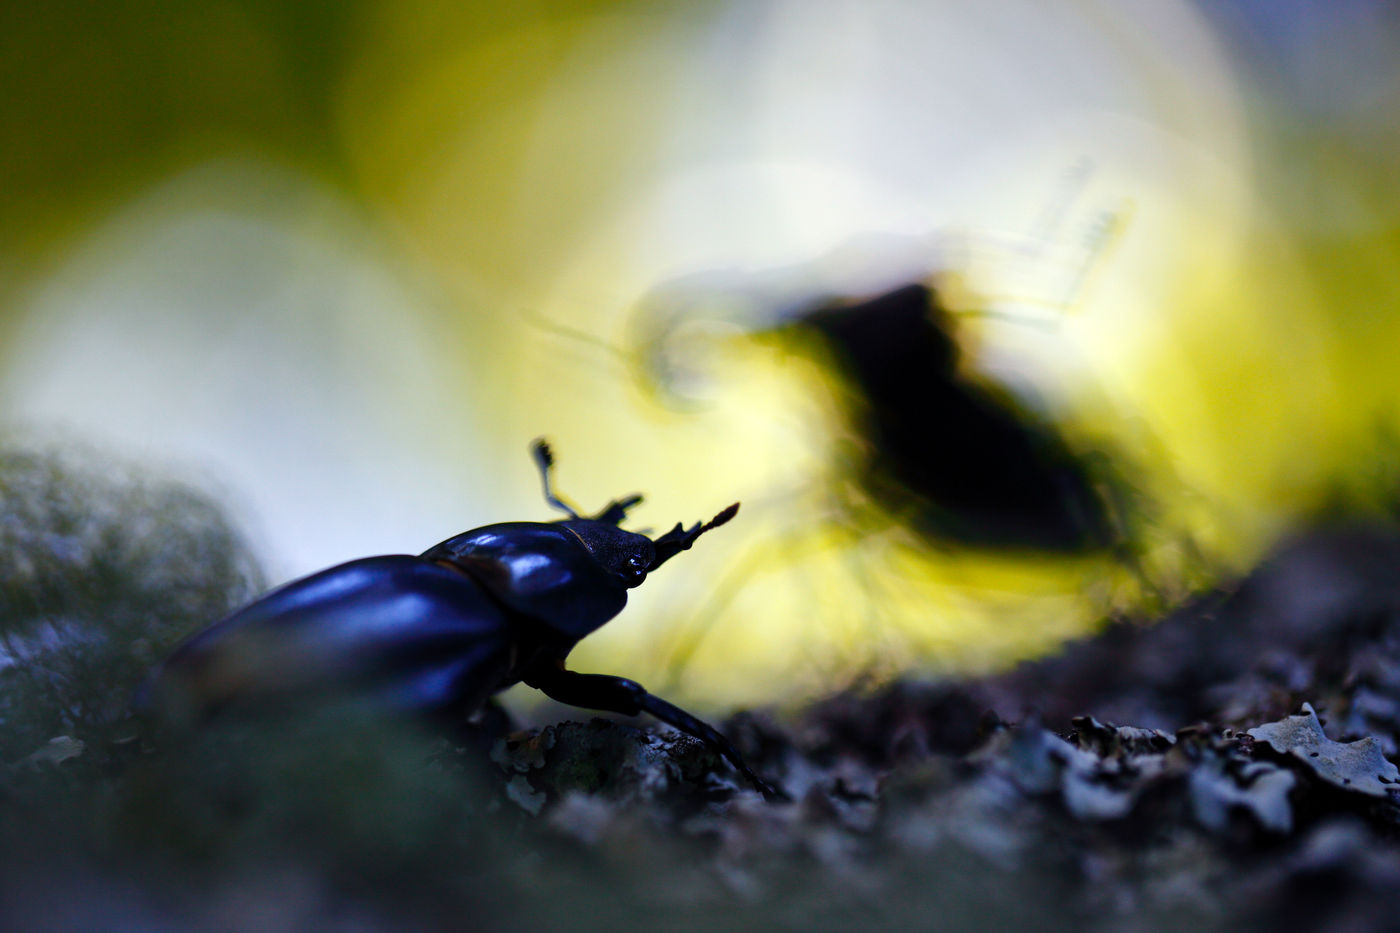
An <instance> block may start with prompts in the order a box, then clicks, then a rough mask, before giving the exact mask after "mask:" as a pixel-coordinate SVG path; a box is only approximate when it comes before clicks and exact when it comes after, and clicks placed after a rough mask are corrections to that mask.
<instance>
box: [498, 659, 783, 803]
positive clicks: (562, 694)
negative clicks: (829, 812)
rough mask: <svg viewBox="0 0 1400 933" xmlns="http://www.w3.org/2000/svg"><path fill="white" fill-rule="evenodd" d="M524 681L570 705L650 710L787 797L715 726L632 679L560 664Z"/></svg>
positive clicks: (761, 786) (761, 787) (776, 795)
mask: <svg viewBox="0 0 1400 933" xmlns="http://www.w3.org/2000/svg"><path fill="white" fill-rule="evenodd" d="M525 683H527V684H529V685H530V686H532V687H535V688H536V689H538V690H540V691H542V692H543V693H544V694H545V696H547V697H549V698H550V699H553V700H558V701H559V702H560V703H567V704H568V705H570V706H581V707H584V708H585V709H596V710H603V711H605V712H609V713H620V714H622V715H624V716H635V715H637V714H638V713H650V714H651V715H652V716H655V717H656V718H657V719H659V720H661V721H662V722H664V723H667V724H668V725H671V726H675V727H676V728H677V729H679V730H680V731H682V732H684V733H686V734H687V735H690V736H694V737H695V738H697V739H699V740H700V741H702V742H704V743H705V744H706V745H708V746H710V748H712V749H714V750H715V751H716V752H718V753H719V754H720V755H721V756H722V757H723V758H724V759H725V760H726V761H728V762H729V763H730V764H731V765H733V766H734V769H735V770H736V771H738V772H739V773H740V774H742V775H743V776H744V778H745V779H747V780H748V782H749V783H750V784H752V785H753V786H754V789H755V790H757V791H758V792H759V793H760V794H762V795H763V797H764V799H766V800H786V799H788V797H787V795H786V794H783V793H782V792H781V791H779V790H776V789H775V788H774V787H773V786H772V785H771V784H769V783H768V782H767V781H765V780H763V778H761V777H759V776H758V774H757V773H756V772H755V771H754V770H753V769H752V768H750V767H749V766H748V763H747V762H745V761H744V758H743V756H742V755H740V754H739V752H738V750H737V749H735V748H734V746H733V744H731V743H730V741H729V740H728V739H726V738H725V737H724V736H723V735H722V734H721V733H720V731H719V730H718V729H716V728H715V727H714V726H711V725H710V724H709V723H707V722H705V721H703V720H701V719H698V718H696V717H695V716H692V715H691V714H690V713H687V712H686V711H685V710H683V709H681V708H680V707H679V706H675V705H674V704H671V703H667V702H666V701H665V700H663V699H661V698H660V697H658V696H653V695H652V694H650V693H648V692H647V690H646V688H645V687H643V686H642V685H641V684H639V683H637V682H636V681H635V680H628V679H627V678H625V677H615V676H613V675H611V674H579V673H577V672H575V671H570V670H564V669H562V668H551V669H549V670H547V671H545V672H542V673H539V674H536V675H534V676H530V677H526V678H525Z"/></svg>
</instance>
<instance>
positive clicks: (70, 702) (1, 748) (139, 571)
mask: <svg viewBox="0 0 1400 933" xmlns="http://www.w3.org/2000/svg"><path fill="white" fill-rule="evenodd" d="M261 586H262V577H261V571H260V570H259V568H258V566H257V563H256V561H255V560H254V558H253V556H252V555H251V554H250V553H249V551H248V548H247V546H246V545H245V544H244V542H243V540H242V538H241V536H240V535H239V534H238V533H237V532H236V531H235V530H234V529H233V527H232V526H231V525H230V523H229V520H228V518H227V516H226V515H225V514H224V512H223V510H222V508H221V507H220V506H219V505H217V504H216V503H215V502H214V501H213V500H211V499H210V498H209V497H208V495H206V494H205V493H203V492H200V491H199V490H197V489H195V488H193V487H192V486H189V485H187V484H184V483H179V482H175V481H171V480H168V479H164V478H160V477H159V476H157V475H153V474H152V473H151V472H149V471H148V470H146V469H144V468H141V467H138V466H135V465H131V464H126V463H120V462H116V461H114V460H112V459H111V458H109V457H107V456H104V455H102V454H100V453H98V452H96V451H95V450H93V449H89V448H83V447H79V446H76V445H72V444H58V443H46V444H35V443H32V442H26V441H24V440H23V439H18V438H14V437H9V438H5V439H4V441H3V443H0V665H3V666H0V723H3V725H4V728H3V730H0V760H13V759H15V758H17V757H19V756H22V755H24V754H26V753H29V752H32V751H34V750H35V749H36V748H38V747H39V746H40V745H41V744H43V743H44V742H45V741H47V740H48V739H50V738H53V737H55V736H59V735H69V736H72V737H75V738H77V739H78V740H79V741H83V740H91V739H92V738H93V737H94V734H95V733H97V732H99V731H100V730H101V728H102V727H104V726H108V725H110V724H112V723H114V722H117V721H118V720H120V719H121V718H122V717H123V716H124V715H125V714H126V712H127V708H128V705H129V703H130V700H131V695H132V692H133V690H134V689H135V687H136V685H137V684H138V683H139V682H140V681H141V679H142V678H143V676H144V675H145V672H146V671H147V670H149V669H150V667H151V665H152V664H153V663H154V662H155V661H157V660H159V659H160V658H161V657H163V656H164V654H165V653H166V652H167V651H168V650H169V649H170V647H171V646H172V645H173V644H174V643H175V641H176V640H178V639H179V638H180V637H182V636H184V635H186V634H189V633H190V632H191V631H194V630H195V629H197V628H199V627H202V626H204V625H207V624H209V623H210V622H212V621H214V620H216V619H218V618H219V617H221V616H223V615H225V614H226V613H228V612H229V611H230V610H231V609H232V608H234V607H235V606H236V605H238V604H239V603H240V602H242V601H244V600H246V599H247V598H248V597H249V596H251V595H252V594H253V593H254V592H256V591H257V590H258V589H260V588H261Z"/></svg>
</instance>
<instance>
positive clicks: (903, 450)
mask: <svg viewBox="0 0 1400 933" xmlns="http://www.w3.org/2000/svg"><path fill="white" fill-rule="evenodd" d="M781 326H782V328H784V329H790V330H794V331H799V332H801V333H802V334H804V335H809V336H811V337H815V338H816V339H817V341H818V342H819V344H820V349H821V351H822V352H823V353H824V355H825V356H826V357H827V359H828V361H829V363H830V365H831V366H832V368H833V369H834V371H835V373H836V374H837V375H838V376H839V377H840V379H841V380H842V381H843V382H844V383H845V385H846V387H847V389H848V390H849V391H848V392H847V393H846V397H847V398H846V400H847V407H848V411H847V416H848V419H849V421H850V422H851V424H852V427H853V430H852V435H853V442H854V443H855V445H856V446H857V447H858V448H859V450H860V457H859V458H858V465H857V470H858V471H859V476H858V477H857V480H858V482H859V483H860V485H861V487H862V488H864V489H865V490H866V491H868V492H869V493H870V494H871V495H872V496H873V497H874V498H875V499H876V500H877V501H879V502H881V503H882V504H884V505H885V507H886V508H888V509H889V510H890V511H891V512H893V513H894V514H897V515H900V516H902V517H903V518H904V520H905V521H906V522H907V523H908V524H909V525H910V526H911V527H913V528H914V529H915V530H916V531H918V532H920V533H921V534H923V535H924V536H926V537H928V538H930V539H937V540H948V541H953V542H959V543H962V544H968V545H973V546H979V547H988V548H997V549H1005V550H1026V551H1043V552H1062V553H1074V552H1089V551H1095V550H1103V549H1107V548H1109V547H1111V546H1113V545H1115V544H1116V543H1117V542H1118V541H1119V539H1120V536H1121V531H1120V528H1119V525H1120V522H1119V519H1118V516H1117V515H1116V514H1115V508H1114V505H1113V503H1112V501H1111V496H1107V495H1105V490H1104V486H1105V482H1106V478H1105V477H1104V476H1102V475H1096V469H1095V468H1096V466H1097V467H1099V468H1100V469H1101V467H1102V465H1099V464H1095V463H1094V462H1093V461H1091V460H1090V459H1089V458H1087V457H1086V456H1085V455H1084V454H1082V453H1080V452H1078V451H1076V450H1074V449H1072V448H1071V446H1070V445H1069V444H1068V443H1067V442H1066V441H1065V439H1064V438H1063V436H1062V435H1061V433H1060V432H1059V431H1058V430H1057V429H1056V428H1055V426H1054V425H1053V424H1051V423H1049V422H1048V421H1046V420H1044V419H1042V418H1038V417H1036V416H1035V414H1034V413H1032V412H1030V411H1028V410H1027V409H1026V408H1025V406H1023V405H1021V404H1018V403H1017V402H1016V401H1015V400H1014V398H1013V397H1012V396H1011V395H1010V394H1009V393H1007V392H1005V391H1003V390H1000V389H999V388H997V387H995V386H992V385H988V384H985V383H982V382H977V381H973V380H972V379H969V378H967V377H965V376H963V375H962V374H960V372H959V357H960V352H959V349H958V345H957V343H956V342H955V341H954V340H953V338H952V336H951V331H952V327H951V322H950V320H949V315H948V312H947V311H946V310H944V308H943V307H942V305H941V304H940V303H939V301H938V296H937V293H936V292H934V291H933V290H932V289H931V288H929V287H928V286H926V285H923V284H913V285H906V286H904V287H902V288H898V289H896V290H894V291H891V292H888V293H886V294H883V295H880V296H878V297H876V298H873V299H870V300H868V301H863V302H860V303H857V304H850V305H834V306H828V307H823V308H818V309H816V310H812V311H806V312H804V313H801V314H798V315H795V316H793V317H792V318H791V319H789V320H788V321H787V322H785V323H784V324H783V325H781Z"/></svg>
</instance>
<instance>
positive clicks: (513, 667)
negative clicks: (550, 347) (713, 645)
mask: <svg viewBox="0 0 1400 933" xmlns="http://www.w3.org/2000/svg"><path fill="white" fill-rule="evenodd" d="M533 453H534V457H535V460H536V463H537V464H538V466H539V470H540V476H541V481H542V483H543V486H544V495H545V499H546V501H548V502H549V504H550V505H552V506H554V507H556V508H558V509H561V510H563V511H564V512H566V513H568V516H569V517H568V518H567V519H562V520H559V521H555V522H548V523H545V522H506V523H502V524H496V525H486V526H484V527H481V528H477V529H474V530H472V531H468V532H465V533H463V534H460V535H457V536H456V537H454V538H449V539H447V540H446V541H443V542H442V543H441V544H438V545H436V546H434V547H432V548H429V549H428V550H427V551H425V552H424V553H423V554H421V555H419V556H417V557H413V556H410V555H406V554H404V555H392V556H385V557H367V558H364V559H362V560H355V561H350V562H349V563H345V564H340V565H339V566H336V567H331V568H330V569H328V570H322V571H321V572H319V573H315V574H312V575H311V576H308V577H304V578H302V579H300V580H296V581H294V582H292V583H288V584H287V585H285V586H283V587H281V588H280V589H277V590H274V591H272V592H271V593H269V594H267V595H266V596H263V597H262V598H261V599H258V600H257V601H255V602H253V603H252V604H251V605H249V606H247V607H245V608H243V609H241V610H239V611H238V612H235V613H234V614H233V615H231V616H229V617H228V618H226V619H224V620H223V621H221V622H218V623H216V624H215V625H213V626H211V627H210V628H208V629H205V630H204V631H202V632H200V633H198V634H196V635H194V636H193V637H192V638H190V639H189V640H188V641H186V642H184V643H183V644H182V645H180V646H179V647H178V648H177V649H176V650H175V652H174V653H173V654H172V655H171V656H170V658H169V659H168V660H167V661H166V662H165V663H164V664H163V665H161V666H160V667H159V668H158V669H157V670H156V671H155V673H154V674H153V675H152V677H151V679H150V680H149V681H148V682H147V684H146V685H145V686H144V687H143V688H142V690H141V692H140V694H139V695H138V700H137V706H138V709H144V710H146V711H148V712H152V713H156V714H159V715H160V716H161V717H162V718H164V719H166V720H174V721H183V722H191V721H198V720H199V719H202V718H204V717H205V716H207V715H209V714H211V713H214V712H216V711H218V710H221V709H226V708H249V707H255V706H256V707H263V708H268V707H272V708H276V707H277V706H278V705H279V704H284V703H289V702H296V701H305V700H308V699H311V698H313V697H317V696H347V695H348V696H353V697H357V698H360V699H367V700H369V701H370V702H372V703H373V704H375V706H376V708H382V709H385V710H390V711H404V712H413V713H420V714H425V715H428V716H431V717H434V718H438V719H444V720H447V721H450V722H459V723H460V722H465V721H466V719H467V718H469V717H471V716H473V715H474V714H476V713H478V712H480V711H482V710H483V708H484V707H486V705H487V703H488V701H489V700H490V698H491V696H492V695H493V694H495V693H496V692H498V691H500V690H503V689H505V688H506V687H509V686H511V685H513V684H515V683H519V682H524V683H526V684H529V685H530V686H532V687H535V688H536V689H538V690H540V691H542V692H543V693H544V694H545V695H547V696H549V697H551V698H553V699H555V700H558V701H559V702H561V703H567V704H569V705H571V706H581V707H585V708H589V709H597V710H606V711H609V712H614V713H621V714H624V715H629V716H630V715H637V714H639V713H643V712H645V713H650V714H651V715H652V716H655V717H656V718H657V719H660V720H661V721H662V722H666V723H669V724H671V725H672V726H675V727H676V728H677V729H679V730H681V731H682V732H685V733H687V734H689V735H692V736H694V737H695V738H697V739H699V740H700V741H702V742H704V743H705V744H706V745H708V746H710V747H711V748H712V749H714V750H715V751H716V752H718V753H719V754H720V755H721V756H723V757H724V758H725V759H727V760H728V761H729V762H730V763H731V764H732V765H733V766H734V767H735V768H736V769H737V770H738V771H739V772H740V773H741V774H742V775H743V776H744V777H745V778H747V779H748V781H749V782H750V783H751V784H752V785H753V786H754V787H755V788H756V789H758V791H759V792H760V793H762V794H763V795H764V796H765V797H767V798H769V799H773V798H774V797H775V796H778V792H777V791H775V790H774V789H773V788H772V787H771V786H770V785H769V784H768V783H767V782H765V781H764V780H763V779H762V778H760V777H759V776H758V775H757V774H756V773H755V772H754V771H753V770H752V769H751V768H750V767H749V766H748V765H747V764H746V763H745V762H744V760H743V758H742V757H740V755H739V753H738V752H737V751H736V750H735V749H734V746H733V745H732V744H730V742H729V741H728V740H727V739H726V738H725V737H724V736H723V735H722V734H720V732H719V731H718V730H716V729H714V728H713V727H711V726H710V725H708V724H706V723H704V722H702V721H701V720H699V719H698V718H696V717H695V716H692V715H691V714H690V713H687V712H686V711H685V710H682V709H680V708H678V707H676V706H673V705H672V704H670V703H667V702H666V701H665V700H662V699H660V698H659V697H655V696H652V695H651V694H650V693H648V692H647V691H646V690H645V689H644V688H643V687H642V686H641V685H640V684H638V683H636V682H634V681H631V680H626V679H624V678H621V677H613V676H607V675H602V674H580V673H576V672H574V671H570V670H568V669H567V668H566V667H565V666H564V662H565V659H566V658H567V657H568V654H569V652H570V650H572V649H573V647H574V645H575V644H577V643H578V641H579V640H580V639H581V638H583V637H584V636H585V635H587V634H588V633H590V632H592V631H593V630H595V629H597V628H598V627H599V626H601V625H603V624H604V623H606V622H607V621H608V620H610V619H612V618H613V617H614V616H616V615H617V614H618V613H619V612H621V611H622V609H623V607H624V606H625V605H626V603H627V591H628V590H629V589H632V588H633V587H636V586H639V585H640V584H641V583H642V582H643V581H644V580H645V579H646V577H647V574H649V573H651V572H652V571H655V570H656V569H657V568H658V567H660V566H661V565H662V564H664V563H665V562H666V561H668V560H670V559H671V558H672V557H674V556H675V555H677V554H679V553H680V552H681V551H684V550H687V549H689V548H690V547H691V546H692V545H693V544H694V543H695V541H696V539H697V538H699V537H700V536H701V535H702V534H704V533H705V532H707V531H709V530H711V529H713V528H717V527H719V526H720V525H723V524H724V523H725V522H727V521H729V520H730V519H731V518H733V517H734V515H735V514H736V513H737V512H738V510H739V505H738V503H735V504H734V505H731V506H729V507H728V508H727V509H724V510H723V511H721V512H720V513H719V514H718V515H716V516H715V517H714V518H712V519H711V520H710V521H708V522H706V523H704V524H703V525H702V524H699V523H696V524H695V525H692V526H691V527H690V528H683V527H682V526H681V525H680V524H677V525H676V526H675V527H674V528H673V529H671V530H670V531H668V532H666V533H665V534H664V535H661V536H660V537H658V538H656V539H655V540H652V539H650V538H648V537H646V536H645V535H641V534H634V533H633V532H630V531H624V530H623V529H622V528H620V527H618V526H619V525H620V523H621V522H622V521H623V520H624V519H625V518H626V516H627V512H628V510H629V509H631V508H632V507H634V506H636V505H637V504H638V503H639V502H641V501H642V497H641V496H639V495H633V496H627V497H625V498H622V499H618V500H616V501H613V502H611V503H609V504H608V505H607V506H606V507H605V508H604V509H603V510H602V511H601V512H599V513H598V514H597V515H594V516H592V517H585V516H582V515H580V514H579V513H578V512H577V511H576V510H575V509H574V508H573V507H571V506H570V505H568V504H567V503H565V502H564V501H563V500H562V499H560V498H559V497H558V496H557V495H555V493H554V492H553V490H552V487H551V482H550V474H551V468H552V466H553V462H554V460H553V456H552V454H551V452H550V449H549V447H548V445H547V444H546V443H545V442H544V441H543V440H539V441H536V442H535V444H534V447H533Z"/></svg>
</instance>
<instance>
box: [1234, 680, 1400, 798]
mask: <svg viewBox="0 0 1400 933" xmlns="http://www.w3.org/2000/svg"><path fill="white" fill-rule="evenodd" d="M1248 734H1249V735H1250V737H1252V738H1254V739H1256V740H1257V741H1260V742H1266V743H1268V745H1269V746H1270V747H1271V748H1273V750H1274V751H1276V752H1278V753H1279V754H1286V755H1291V756H1293V757H1294V758H1296V759H1297V760H1298V761H1300V762H1302V763H1303V764H1305V765H1307V766H1308V769H1309V770H1311V771H1312V772H1313V773H1314V774H1316V775H1317V776H1318V777H1320V778H1322V780H1324V781H1326V782H1328V783H1329V784H1333V785H1335V786H1337V787H1340V788H1342V789H1343V790H1347V791H1350V792H1352V793H1356V794H1366V795H1368V796H1371V797H1383V798H1388V797H1390V796H1391V793H1392V790H1393V789H1396V787H1397V785H1400V771H1398V770H1396V767H1395V765H1393V764H1391V763H1390V762H1389V761H1387V760H1386V758H1385V755H1384V754H1382V752H1381V746H1380V743H1379V742H1378V741H1377V740H1376V739H1375V738H1374V737H1373V736H1369V735H1368V736H1366V737H1365V738H1361V739H1357V740H1356V741H1355V742H1334V741H1332V740H1331V739H1329V738H1328V737H1327V735H1326V733H1324V732H1323V731H1322V723H1321V722H1320V721H1319V720H1318V718H1317V713H1316V712H1315V711H1314V710H1313V708H1312V704H1311V703H1304V704H1303V711H1302V713H1301V714H1299V715H1297V716H1289V717H1288V718H1286V719H1282V720H1279V721H1278V722H1270V723H1265V724H1264V725H1262V726H1257V727H1255V728H1253V729H1250V730H1249V733H1248Z"/></svg>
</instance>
